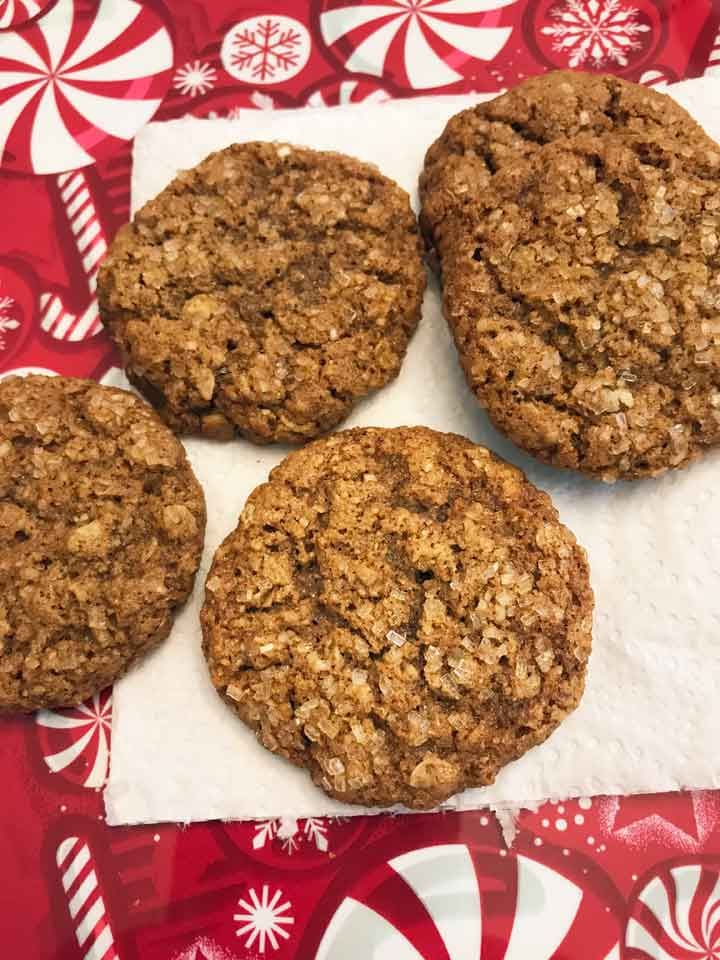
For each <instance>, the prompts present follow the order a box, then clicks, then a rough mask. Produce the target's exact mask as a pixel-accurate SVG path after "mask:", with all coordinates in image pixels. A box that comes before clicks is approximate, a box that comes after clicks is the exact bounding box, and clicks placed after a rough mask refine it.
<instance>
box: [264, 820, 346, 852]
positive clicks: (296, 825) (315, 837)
mask: <svg viewBox="0 0 720 960" xmlns="http://www.w3.org/2000/svg"><path fill="white" fill-rule="evenodd" d="M327 829H328V828H327V823H326V821H325V820H322V819H320V818H319V817H308V818H307V819H306V820H295V819H294V818H293V817H282V818H281V819H275V820H260V821H258V823H257V824H256V825H255V836H254V837H253V842H252V845H253V850H261V849H263V847H265V846H266V845H269V844H270V843H272V841H273V840H275V839H278V840H279V841H280V843H281V845H282V848H283V850H284V851H285V853H287V854H288V855H292V854H293V853H294V852H295V851H296V850H297V849H298V847H299V846H300V844H301V843H303V842H306V843H312V844H313V845H314V846H315V849H316V850H319V851H320V852H321V853H326V852H327V849H328V838H327Z"/></svg>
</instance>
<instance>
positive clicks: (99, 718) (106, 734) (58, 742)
mask: <svg viewBox="0 0 720 960" xmlns="http://www.w3.org/2000/svg"><path fill="white" fill-rule="evenodd" d="M111 718H112V693H111V691H110V690H105V691H104V692H103V693H96V694H95V696H94V697H93V698H92V700H88V702H87V703H83V704H80V706H78V707H72V708H71V709H69V710H39V711H38V712H37V713H36V714H35V723H36V725H37V727H38V733H39V736H40V745H41V749H42V753H43V761H44V763H45V766H46V767H47V768H48V770H50V771H51V772H52V773H62V775H63V778H64V779H65V780H66V781H69V782H70V783H74V784H77V785H79V786H82V787H89V788H92V789H95V790H98V789H100V787H102V786H103V784H104V783H105V780H106V779H107V772H108V765H109V763H110V723H111Z"/></svg>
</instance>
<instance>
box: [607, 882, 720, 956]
mask: <svg viewBox="0 0 720 960" xmlns="http://www.w3.org/2000/svg"><path fill="white" fill-rule="evenodd" d="M624 957H625V960H717V958H719V957H720V870H718V867H717V866H711V865H710V864H703V863H689V864H684V865H679V866H675V867H672V868H670V869H664V870H661V872H660V873H658V874H656V875H655V876H654V877H653V878H652V879H651V880H650V881H649V883H647V884H646V886H645V887H644V888H643V889H642V890H641V892H640V894H639V896H638V897H637V899H636V901H635V903H634V904H633V906H632V909H631V915H630V919H629V920H628V924H627V930H626V933H625V954H624Z"/></svg>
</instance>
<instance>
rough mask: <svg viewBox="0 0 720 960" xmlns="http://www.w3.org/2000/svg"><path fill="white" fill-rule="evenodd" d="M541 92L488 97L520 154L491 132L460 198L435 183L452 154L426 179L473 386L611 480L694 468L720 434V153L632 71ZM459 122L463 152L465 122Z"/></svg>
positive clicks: (544, 444) (562, 452) (576, 465)
mask: <svg viewBox="0 0 720 960" xmlns="http://www.w3.org/2000/svg"><path fill="white" fill-rule="evenodd" d="M543 84H546V85H547V91H546V90H545V87H544V86H543ZM527 88H528V89H525V88H522V87H521V88H518V90H517V91H513V92H512V93H511V94H507V95H505V96H504V97H501V98H499V100H498V101H496V103H498V104H500V101H505V106H502V105H500V106H497V107H495V108H494V110H493V109H491V107H492V105H491V104H487V105H483V106H484V107H485V108H486V112H487V113H489V114H491V115H492V116H493V117H495V118H496V117H499V116H503V117H505V119H504V120H503V121H502V123H500V126H499V129H500V130H501V131H504V132H505V133H508V131H509V133H508V137H510V135H512V137H516V138H519V141H521V142H522V143H521V144H520V147H518V144H517V143H514V142H513V143H512V144H510V145H509V146H507V148H506V149H504V150H503V151H500V150H499V148H498V147H497V143H498V142H500V134H499V133H498V128H496V127H495V126H492V125H491V127H490V131H491V133H492V136H494V137H495V138H496V139H495V141H493V143H492V144H491V145H490V146H489V147H488V148H487V149H488V155H487V157H486V158H485V159H483V157H482V156H481V154H482V151H480V150H479V149H478V150H477V151H476V153H475V154H474V155H472V152H471V151H470V149H469V146H468V144H466V148H467V153H466V154H461V153H457V154H452V157H453V158H455V160H457V158H458V157H460V161H458V163H457V164H455V165H454V166H453V165H452V164H451V165H450V166H448V167H447V168H446V170H445V174H444V175H445V176H446V179H445V183H446V184H448V183H450V182H451V181H452V183H453V191H455V192H456V195H455V199H453V198H452V197H451V196H450V194H449V193H444V194H442V196H443V197H444V200H443V201H442V202H440V200H439V197H440V196H441V193H438V192H434V188H433V189H430V188H429V187H428V184H429V183H430V181H432V182H433V183H435V184H437V183H439V182H440V180H441V179H442V176H443V174H442V173H441V172H440V170H441V168H442V161H441V159H440V157H439V154H437V151H436V156H437V161H436V162H437V164H439V166H438V167H433V165H432V164H431V172H430V173H429V174H428V176H427V178H426V185H425V189H426V191H427V190H428V189H430V192H429V193H427V192H426V203H427V206H426V220H425V222H426V226H427V229H428V230H429V231H430V233H431V234H432V236H433V238H434V240H435V243H436V246H437V250H438V253H439V256H440V260H441V264H442V274H443V286H444V305H445V314H446V317H447V319H448V322H449V324H450V327H451V329H452V331H453V334H454V337H455V343H456V346H457V348H458V352H459V355H460V359H461V362H462V365H463V368H464V370H465V373H466V376H467V379H468V382H469V384H470V386H471V387H472V389H473V391H474V392H475V394H476V395H477V397H478V399H479V400H480V402H481V404H482V405H483V406H484V407H485V408H486V409H487V411H488V414H489V416H490V418H491V419H492V420H493V422H494V423H495V424H496V425H497V426H498V427H499V428H500V429H501V430H502V431H504V432H505V433H506V434H507V435H508V436H509V437H510V438H511V439H512V440H514V441H515V442H516V443H517V444H518V445H519V446H521V447H523V448H524V449H526V450H528V451H529V452H530V453H532V454H534V455H535V456H537V457H539V458H540V459H542V460H544V461H546V462H549V463H552V464H555V465H558V466H563V467H570V468H573V469H577V470H581V471H583V472H585V473H588V474H591V475H594V476H598V477H601V478H603V479H605V480H615V479H618V478H625V479H633V478H637V477H644V476H654V475H656V474H659V473H662V472H663V471H664V470H667V469H668V468H670V467H677V466H683V465H685V464H687V463H689V462H690V461H692V460H693V459H694V458H696V457H697V456H698V455H699V454H700V453H701V452H702V451H703V450H704V449H706V448H707V447H709V446H712V445H715V444H717V443H718V442H720V281H719V280H718V277H719V276H720V274H719V272H718V268H719V267H720V259H719V258H718V237H719V236H720V199H718V194H719V190H720V147H718V146H717V145H716V144H715V143H714V142H713V141H711V140H710V139H709V138H708V137H707V136H706V135H705V134H704V133H703V132H702V131H701V130H700V128H699V127H697V125H696V124H695V123H694V121H692V120H691V119H690V117H688V116H687V115H686V114H685V113H684V111H682V110H681V108H680V107H678V106H676V105H673V104H672V101H670V100H669V99H668V98H666V97H664V96H662V95H661V94H658V93H655V92H654V91H648V90H645V89H644V88H639V87H634V86H633V85H630V84H627V83H624V82H622V81H619V80H616V79H614V78H602V77H586V76H584V75H579V74H578V75H575V74H573V75H570V76H568V75H566V74H562V75H555V76H550V77H547V78H537V79H536V80H535V81H532V83H531V84H528V85H527ZM562 91H565V94H564V96H565V100H563V96H561V95H560V93H562ZM602 91H605V93H606V98H605V100H603V98H602V96H601V94H602ZM546 92H547V94H548V97H547V98H544V94H545V93H546ZM553 92H555V93H557V94H558V96H559V99H560V103H561V108H562V109H561V108H560V107H556V108H555V109H554V110H551V109H550V106H551V103H552V101H551V99H549V98H550V95H551V94H552V93H553ZM531 94H532V97H534V99H532V97H531ZM541 94H543V96H541ZM591 94H592V96H591ZM528 102H531V103H532V104H533V105H534V106H533V109H530V107H528ZM573 105H575V106H574V107H573ZM572 109H575V110H576V113H575V114H573V113H572V112H571V110H572ZM511 110H517V116H518V117H519V119H518V122H517V124H516V126H517V127H518V130H515V129H514V127H513V125H512V123H511V122H510V119H509V118H510V117H511V116H512V113H511V112H508V111H511ZM545 111H547V115H546V112H545ZM580 114H581V115H582V120H580V119H579V115H580ZM663 117H666V119H667V123H666V124H665V126H663V125H662V123H661V120H662V118H663ZM471 119H473V120H476V119H477V117H476V115H475V114H471ZM611 121H613V122H614V125H610V126H608V128H607V129H605V124H610V123H611ZM498 122H499V121H497V120H493V123H494V124H495V123H498ZM478 123H479V124H480V128H482V129H485V127H484V126H483V124H484V123H485V121H483V123H480V122H479V121H478ZM449 126H451V127H453V129H454V133H453V134H452V137H450V140H451V142H452V143H454V144H457V143H458V142H459V139H460V133H461V130H462V115H461V116H460V118H456V119H455V120H454V121H451V124H450V125H449ZM578 129H581V130H586V131H587V132H577V131H578ZM528 131H529V132H528ZM558 132H559V133H561V134H568V135H567V136H559V137H557V138H555V136H554V135H555V133H558ZM473 135H474V133H473ZM546 137H547V139H546ZM533 138H534V139H533ZM441 142H442V138H441V141H439V143H441ZM522 144H525V145H526V148H522ZM436 146H437V145H436ZM516 148H517V149H516ZM434 149H435V148H433V150H434ZM433 150H431V151H430V152H431V154H432V153H433ZM448 157H450V154H446V159H447V158H448ZM488 158H489V159H488ZM453 163H454V161H453ZM451 166H452V172H451ZM470 170H474V171H475V172H476V173H477V177H475V173H473V174H472V175H470V174H468V171H470ZM466 174H467V175H468V178H469V179H466V180H464V178H465V177H466ZM473 177H475V179H472V178H473ZM438 178H439V179H438ZM481 181H482V185H481ZM463 183H464V184H465V186H466V187H467V190H465V187H463ZM462 198H464V199H462ZM456 201H457V202H456Z"/></svg>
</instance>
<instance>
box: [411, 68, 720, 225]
mask: <svg viewBox="0 0 720 960" xmlns="http://www.w3.org/2000/svg"><path fill="white" fill-rule="evenodd" d="M578 134H594V135H596V136H598V137H601V138H606V137H608V136H615V135H625V134H631V135H632V136H634V137H637V138H639V140H640V143H642V138H643V137H647V138H649V141H648V158H649V159H651V157H652V153H653V149H654V147H653V145H652V144H653V143H654V141H655V139H656V138H658V137H659V138H661V140H662V141H663V143H664V144H665V145H666V146H670V145H674V147H675V149H676V150H677V152H678V154H679V155H680V156H685V157H690V156H692V154H693V153H694V152H700V153H702V152H703V151H707V150H708V149H710V150H713V149H714V144H713V145H712V146H709V141H708V138H707V135H706V134H705V132H704V131H703V129H702V127H700V126H699V124H697V123H696V122H695V121H694V120H693V119H692V117H691V116H690V114H689V113H687V111H686V110H684V109H683V108H682V107H681V106H680V105H679V104H678V103H677V102H676V101H675V100H673V99H672V97H669V96H667V95H666V94H663V93H659V92H658V91H657V90H653V89H650V88H648V87H644V86H640V85H638V84H635V83H629V82H628V81H626V80H621V79H620V78H619V77H614V76H604V75H601V74H592V73H575V72H570V71H562V70H559V71H555V72H552V73H546V74H542V75H541V76H538V77H532V78H531V79H529V80H526V81H525V82H524V83H521V84H520V85H519V86H517V87H514V88H513V89H512V90H509V91H508V92H507V93H504V94H502V95H501V96H499V97H496V98H495V99H493V100H488V101H486V102H484V103H479V104H477V105H476V106H474V107H470V108H469V109H467V110H463V111H462V112H460V113H458V114H456V115H455V116H454V117H452V118H451V119H450V120H449V121H448V123H447V126H446V127H445V130H444V131H443V133H442V134H441V136H440V137H439V138H438V140H436V141H435V143H434V144H433V145H432V146H431V147H430V149H429V150H428V152H427V155H426V157H425V165H424V168H423V171H422V174H421V177H420V196H421V201H422V212H421V217H420V220H421V224H422V225H423V229H424V232H425V235H426V237H427V238H428V239H429V240H430V241H431V242H435V240H436V234H437V233H438V231H440V232H442V231H441V228H442V224H443V223H444V221H445V219H446V217H447V216H448V214H452V213H453V212H455V211H456V210H457V209H458V208H463V207H465V206H469V207H472V206H473V205H474V202H475V199H476V198H477V197H478V196H480V194H481V193H482V192H483V191H484V190H485V189H486V188H487V187H488V185H489V183H490V181H491V180H492V177H493V175H494V174H495V173H496V172H498V171H499V170H502V169H503V168H504V167H506V166H508V165H510V166H512V165H514V164H516V163H517V161H518V160H519V159H520V158H527V157H530V156H532V155H533V154H534V153H537V152H538V151H539V150H542V148H543V146H544V145H545V144H547V143H553V142H555V141H557V140H561V139H566V138H568V137H574V136H577V135H578Z"/></svg>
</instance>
